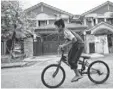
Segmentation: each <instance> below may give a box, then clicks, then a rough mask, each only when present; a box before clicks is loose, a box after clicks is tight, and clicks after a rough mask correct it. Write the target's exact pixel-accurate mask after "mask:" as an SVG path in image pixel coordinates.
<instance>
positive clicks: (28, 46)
mask: <svg viewBox="0 0 113 89" xmlns="http://www.w3.org/2000/svg"><path fill="white" fill-rule="evenodd" d="M24 53H25V54H26V57H32V56H33V38H26V39H25V40H24Z"/></svg>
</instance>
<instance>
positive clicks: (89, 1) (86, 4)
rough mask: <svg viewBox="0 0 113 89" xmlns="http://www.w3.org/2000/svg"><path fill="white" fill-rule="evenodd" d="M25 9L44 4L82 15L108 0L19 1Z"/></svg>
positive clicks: (112, 0)
mask: <svg viewBox="0 0 113 89" xmlns="http://www.w3.org/2000/svg"><path fill="white" fill-rule="evenodd" d="M18 1H20V3H21V4H22V8H23V9H27V8H29V7H31V6H33V5H36V4H38V3H40V2H44V3H46V4H49V5H51V6H54V7H56V8H59V9H61V10H64V11H66V12H69V13H72V14H75V15H80V14H82V13H84V12H86V11H88V10H91V9H92V8H94V7H96V6H98V5H101V4H102V3H105V2H106V1H107V0H18ZM109 1H111V2H113V0H109Z"/></svg>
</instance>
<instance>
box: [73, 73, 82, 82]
mask: <svg viewBox="0 0 113 89" xmlns="http://www.w3.org/2000/svg"><path fill="white" fill-rule="evenodd" d="M81 78H83V76H81V75H80V76H75V77H74V78H73V79H72V80H71V82H76V81H78V80H79V79H81Z"/></svg>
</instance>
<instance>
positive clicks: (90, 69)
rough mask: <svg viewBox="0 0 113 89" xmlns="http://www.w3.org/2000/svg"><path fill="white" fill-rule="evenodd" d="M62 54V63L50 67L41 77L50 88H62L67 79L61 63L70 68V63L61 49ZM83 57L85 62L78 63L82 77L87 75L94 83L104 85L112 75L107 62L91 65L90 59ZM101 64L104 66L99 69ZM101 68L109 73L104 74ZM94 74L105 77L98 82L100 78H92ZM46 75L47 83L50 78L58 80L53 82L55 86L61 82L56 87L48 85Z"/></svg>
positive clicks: (99, 61) (96, 62) (45, 69)
mask: <svg viewBox="0 0 113 89" xmlns="http://www.w3.org/2000/svg"><path fill="white" fill-rule="evenodd" d="M61 52H62V56H61V59H60V61H58V64H51V65H48V66H47V67H45V68H44V70H43V71H42V75H41V80H42V83H43V84H44V85H45V86H46V87H48V88H57V87H59V86H61V85H62V84H63V82H64V80H65V78H66V74H65V70H64V68H63V67H62V66H61V63H62V62H64V63H65V64H66V65H68V66H70V65H69V64H68V61H67V60H66V56H64V50H63V49H61ZM81 57H82V58H83V61H80V60H79V63H78V64H80V65H81V69H79V73H80V74H81V75H83V74H87V75H88V78H89V79H90V80H91V81H92V82H93V83H96V84H102V83H104V82H105V81H106V80H107V79H108V77H109V75H110V70H109V67H108V65H107V64H106V63H105V62H103V61H101V60H97V61H94V62H92V63H90V64H89V63H88V61H87V60H88V59H90V57H89V56H81ZM98 63H99V64H98ZM96 64H97V65H96ZM101 64H102V65H103V66H102V67H99V66H100V65H101ZM95 65H96V66H95ZM52 68H54V69H52ZM101 68H102V69H103V70H105V69H106V70H107V72H106V73H104V72H103V70H102V69H101ZM85 70H87V71H86V72H85ZM47 72H49V75H47ZM59 73H61V74H62V76H61V75H60V76H58V74H59ZM50 74H51V75H50ZM93 74H95V75H96V76H97V75H98V76H99V77H100V76H102V75H105V76H104V78H103V79H102V80H98V79H99V78H98V77H97V78H96V77H95V76H94V77H93V76H92V75H93ZM46 75H47V81H48V82H49V81H50V78H52V79H56V81H52V83H53V84H55V83H56V82H57V81H59V82H58V84H55V85H51V84H48V83H47V81H46V78H45V76H46ZM49 77H50V78H49ZM58 78H59V79H58Z"/></svg>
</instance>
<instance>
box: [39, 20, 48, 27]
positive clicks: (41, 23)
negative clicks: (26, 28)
mask: <svg viewBox="0 0 113 89" xmlns="http://www.w3.org/2000/svg"><path fill="white" fill-rule="evenodd" d="M45 25H47V20H41V21H38V26H45Z"/></svg>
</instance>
